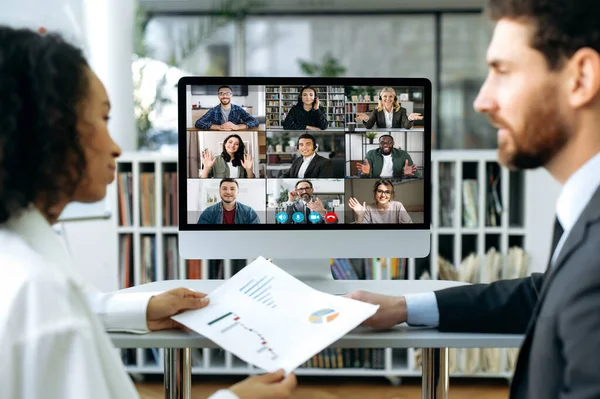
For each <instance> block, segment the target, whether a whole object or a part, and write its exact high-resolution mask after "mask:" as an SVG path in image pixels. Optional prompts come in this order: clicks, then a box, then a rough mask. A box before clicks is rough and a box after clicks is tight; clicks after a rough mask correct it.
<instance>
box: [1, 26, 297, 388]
mask: <svg viewBox="0 0 600 399" xmlns="http://www.w3.org/2000/svg"><path fill="white" fill-rule="evenodd" d="M109 111H110V103H109V100H108V96H107V93H106V90H105V89H104V86H103V85H102V83H101V82H100V80H99V79H98V78H97V77H96V75H95V74H94V73H93V72H92V71H91V69H89V67H88V65H87V63H86V61H85V59H84V57H83V55H82V53H81V52H80V51H79V50H78V49H76V48H74V47H72V46H71V45H69V44H67V43H66V42H64V41H63V40H62V39H61V38H60V37H58V36H54V35H40V34H38V33H34V32H32V31H29V30H16V29H12V28H7V27H2V26H0V276H1V277H0V358H1V359H2V361H0V396H1V397H2V398H27V399H37V398H44V399H74V398H77V399H80V398H86V399H100V398H102V399H106V398H110V399H115V398H117V399H120V398H124V399H133V398H138V397H139V396H138V393H137V391H136V389H135V386H134V385H133V383H132V381H131V379H130V378H129V376H128V375H127V373H126V371H125V369H124V367H123V363H122V361H121V359H120V357H119V355H118V354H117V352H116V351H115V348H114V347H113V345H112V343H111V342H110V339H109V337H108V335H107V334H106V333H105V330H110V331H127V332H138V333H144V332H147V331H149V330H162V329H169V328H176V327H180V326H178V325H177V324H176V323H175V322H174V321H173V320H172V319H171V318H170V317H171V316H173V315H175V314H177V313H180V312H182V311H185V310H190V309H199V308H202V307H204V306H207V305H208V298H205V297H206V295H205V294H202V293H197V292H194V291H191V290H188V289H185V288H178V289H174V290H170V291H166V292H163V293H139V294H131V293H119V292H116V293H111V294H103V293H101V292H98V291H97V290H95V289H93V288H91V287H90V286H89V285H87V284H86V283H85V282H84V281H83V280H82V278H81V277H80V275H79V273H78V270H77V268H76V267H75V265H73V264H72V260H71V258H70V256H69V254H68V252H67V250H66V247H65V246H64V245H63V242H62V241H61V239H60V237H59V236H58V235H57V234H55V232H54V230H53V229H52V224H54V223H55V222H56V221H57V218H58V216H59V215H60V213H61V212H62V210H63V209H64V207H65V206H66V205H67V204H68V203H69V202H71V201H79V202H95V201H98V200H100V199H102V198H103V197H104V196H105V195H106V187H107V185H108V184H110V183H111V182H112V181H113V180H114V177H115V170H116V168H115V159H116V158H117V157H118V156H119V155H120V152H121V150H120V148H119V147H118V146H117V145H116V144H115V143H114V142H113V141H112V139H111V138H110V135H109V133H108V129H107V121H108V116H109ZM90 239H95V238H92V237H90ZM295 384H296V380H295V377H294V375H293V374H289V376H288V377H286V378H283V372H282V371H280V372H279V373H272V374H265V375H262V376H257V377H252V378H248V379H246V380H244V381H242V382H240V383H238V384H236V385H234V386H232V387H231V388H230V389H228V390H221V391H219V392H217V393H215V394H214V395H213V396H211V398H212V399H216V398H220V399H225V398H227V399H234V398H239V399H244V398H248V399H250V398H284V397H288V396H289V394H290V392H291V391H292V389H293V388H294V387H295Z"/></svg>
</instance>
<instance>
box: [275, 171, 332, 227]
mask: <svg viewBox="0 0 600 399" xmlns="http://www.w3.org/2000/svg"><path fill="white" fill-rule="evenodd" d="M285 205H286V210H285V212H286V213H287V216H288V217H287V220H286V221H285V222H284V223H285V224H311V223H312V224H327V223H337V222H338V221H337V217H335V218H333V219H329V218H328V217H327V215H328V214H331V213H333V212H331V211H330V209H328V208H327V205H326V204H323V201H321V199H320V198H319V197H317V196H316V195H315V193H314V189H313V185H312V182H311V181H310V180H299V181H298V182H296V185H295V186H294V190H292V191H290V192H289V193H288V201H287V203H286V204H285Z"/></svg>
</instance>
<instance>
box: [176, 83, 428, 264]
mask: <svg viewBox="0 0 600 399" xmlns="http://www.w3.org/2000/svg"><path fill="white" fill-rule="evenodd" d="M178 100H179V103H178V108H179V109H178V111H179V187H180V188H179V202H180V204H179V205H180V206H179V220H180V222H179V230H180V251H181V254H182V256H183V257H184V258H188V259H190V258H221V259H222V258H250V257H254V256H258V255H262V256H265V257H286V255H288V256H289V257H290V258H298V257H300V258H319V257H376V256H377V257H379V256H388V257H424V256H426V255H427V254H428V253H429V246H430V241H429V240H430V238H429V228H430V223H431V211H430V208H431V207H430V199H431V196H430V186H431V167H430V165H431V83H430V82H429V81H428V80H427V79H421V78H258V77H256V78H240V77H184V78H182V79H181V80H180V82H179V86H178ZM297 252H301V253H297Z"/></svg>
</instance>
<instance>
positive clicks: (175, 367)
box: [165, 348, 192, 399]
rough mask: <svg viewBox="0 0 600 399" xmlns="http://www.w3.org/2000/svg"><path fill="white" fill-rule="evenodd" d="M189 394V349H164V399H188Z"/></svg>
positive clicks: (190, 359)
mask: <svg viewBox="0 0 600 399" xmlns="http://www.w3.org/2000/svg"><path fill="white" fill-rule="evenodd" d="M191 392H192V351H191V349H190V348H183V349H182V348H165V399H190V395H191Z"/></svg>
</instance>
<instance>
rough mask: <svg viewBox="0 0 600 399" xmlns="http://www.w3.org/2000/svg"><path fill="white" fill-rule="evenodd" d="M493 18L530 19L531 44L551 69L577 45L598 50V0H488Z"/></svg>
mask: <svg viewBox="0 0 600 399" xmlns="http://www.w3.org/2000/svg"><path fill="white" fill-rule="evenodd" d="M489 13H490V16H491V18H492V19H493V20H494V21H498V20H500V19H502V18H506V19H511V20H515V21H523V22H526V23H527V22H531V23H532V24H533V28H534V32H533V36H532V37H531V43H530V45H531V47H532V48H534V49H535V50H538V51H539V52H541V53H542V54H543V55H544V57H545V58H546V61H547V63H548V67H549V68H550V69H551V70H555V69H558V68H560V67H561V66H562V64H563V62H564V61H565V59H566V58H570V57H571V56H572V55H573V54H575V52H576V51H577V50H579V49H581V48H584V47H589V48H592V49H594V50H596V52H598V53H600V23H599V22H598V21H600V1H598V0H489Z"/></svg>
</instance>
